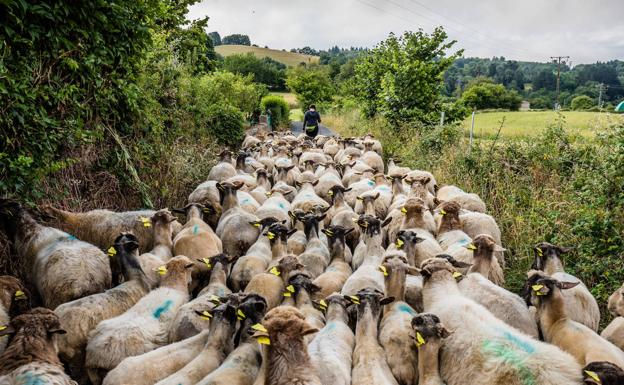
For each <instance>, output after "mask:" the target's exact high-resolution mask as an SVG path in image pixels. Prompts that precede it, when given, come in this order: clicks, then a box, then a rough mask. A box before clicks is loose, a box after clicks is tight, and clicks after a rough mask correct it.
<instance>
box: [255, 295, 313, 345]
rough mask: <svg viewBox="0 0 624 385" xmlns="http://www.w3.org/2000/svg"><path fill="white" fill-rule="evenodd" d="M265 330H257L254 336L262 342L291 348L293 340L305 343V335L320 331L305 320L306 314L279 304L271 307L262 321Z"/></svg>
mask: <svg viewBox="0 0 624 385" xmlns="http://www.w3.org/2000/svg"><path fill="white" fill-rule="evenodd" d="M262 326H263V329H264V330H257V331H256V332H255V333H254V337H256V338H257V339H258V341H259V342H261V343H267V342H268V343H270V344H271V345H277V346H280V347H282V348H286V349H288V348H291V347H292V344H293V342H296V343H298V344H301V343H303V337H305V336H306V335H308V334H311V333H316V332H318V329H317V328H315V327H313V326H312V325H310V324H309V323H307V322H306V321H305V317H304V315H303V314H302V313H301V312H300V311H299V310H298V309H297V308H295V307H292V306H279V307H276V308H274V309H271V310H270V311H269V312H268V313H267V314H266V315H265V317H264V320H263V321H262Z"/></svg>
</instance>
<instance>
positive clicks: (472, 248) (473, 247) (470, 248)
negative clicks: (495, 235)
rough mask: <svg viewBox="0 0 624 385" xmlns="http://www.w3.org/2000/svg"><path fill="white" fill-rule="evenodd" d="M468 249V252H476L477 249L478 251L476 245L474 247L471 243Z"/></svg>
mask: <svg viewBox="0 0 624 385" xmlns="http://www.w3.org/2000/svg"><path fill="white" fill-rule="evenodd" d="M466 248H467V249H468V250H476V249H477V246H475V245H473V244H472V243H471V244H469V245H468V246H466Z"/></svg>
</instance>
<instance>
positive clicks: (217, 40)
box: [208, 31, 222, 47]
mask: <svg viewBox="0 0 624 385" xmlns="http://www.w3.org/2000/svg"><path fill="white" fill-rule="evenodd" d="M208 37H210V40H212V45H213V46H214V47H216V46H218V45H221V44H222V43H221V35H219V32H217V31H214V32H210V33H209V34H208Z"/></svg>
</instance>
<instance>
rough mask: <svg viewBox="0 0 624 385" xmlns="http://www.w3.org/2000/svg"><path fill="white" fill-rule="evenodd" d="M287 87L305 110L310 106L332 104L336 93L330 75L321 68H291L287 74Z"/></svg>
mask: <svg viewBox="0 0 624 385" xmlns="http://www.w3.org/2000/svg"><path fill="white" fill-rule="evenodd" d="M286 85H287V86H288V89H290V90H291V91H292V92H293V93H295V95H297V100H298V101H299V104H300V105H301V108H302V109H304V110H305V109H307V108H308V106H309V105H310V104H321V103H323V102H331V100H332V98H333V97H334V94H335V92H336V90H335V89H334V85H333V83H332V81H331V79H330V77H329V73H328V72H327V70H326V69H325V68H323V67H319V66H311V67H304V66H298V67H294V68H291V69H290V70H289V71H288V73H287V78H286Z"/></svg>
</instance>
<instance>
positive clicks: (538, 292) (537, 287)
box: [531, 285, 544, 295]
mask: <svg viewBox="0 0 624 385" xmlns="http://www.w3.org/2000/svg"><path fill="white" fill-rule="evenodd" d="M543 287H544V285H533V286H531V289H533V291H534V292H535V294H536V295H544V294H543V293H542V292H541V291H540V290H541V289H542V288H543Z"/></svg>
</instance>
